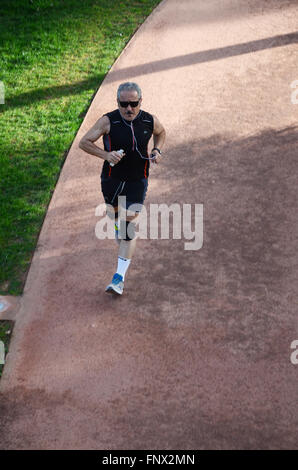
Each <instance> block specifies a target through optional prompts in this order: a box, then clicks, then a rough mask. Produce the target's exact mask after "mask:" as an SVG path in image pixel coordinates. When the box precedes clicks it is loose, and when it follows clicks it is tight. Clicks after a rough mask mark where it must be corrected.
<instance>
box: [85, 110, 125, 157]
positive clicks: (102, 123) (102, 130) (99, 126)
mask: <svg viewBox="0 0 298 470" xmlns="http://www.w3.org/2000/svg"><path fill="white" fill-rule="evenodd" d="M109 132H110V120H109V118H108V116H102V117H101V118H100V119H99V120H98V121H97V122H96V123H95V124H94V126H93V127H92V128H91V129H90V130H89V131H88V132H87V133H86V134H85V135H84V137H82V139H81V140H80V143H79V147H80V148H81V149H82V150H84V151H85V152H87V153H89V154H91V155H95V156H96V157H99V158H102V159H103V160H107V161H108V162H109V163H114V164H115V163H118V161H119V160H121V158H122V155H121V154H119V153H118V152H115V151H112V152H106V151H105V150H103V149H101V148H100V147H98V146H97V145H95V143H94V142H95V141H96V140H98V139H99V138H100V137H102V136H103V135H104V134H108V133H109Z"/></svg>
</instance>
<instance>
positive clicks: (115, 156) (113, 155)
mask: <svg viewBox="0 0 298 470" xmlns="http://www.w3.org/2000/svg"><path fill="white" fill-rule="evenodd" d="M124 156H125V153H124V152H123V153H121V152H120V153H119V152H116V151H115V150H113V151H112V152H109V153H108V154H107V157H106V160H107V161H108V162H109V163H112V164H113V165H116V163H119V162H120V160H121V158H123V157H124Z"/></svg>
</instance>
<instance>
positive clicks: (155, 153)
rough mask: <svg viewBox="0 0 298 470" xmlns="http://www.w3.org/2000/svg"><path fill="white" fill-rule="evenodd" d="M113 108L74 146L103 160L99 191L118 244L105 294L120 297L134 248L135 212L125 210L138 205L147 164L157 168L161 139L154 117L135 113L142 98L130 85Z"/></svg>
mask: <svg viewBox="0 0 298 470" xmlns="http://www.w3.org/2000/svg"><path fill="white" fill-rule="evenodd" d="M117 103H118V109H116V110H114V111H112V112H110V113H107V114H105V115H104V116H102V117H101V118H100V119H99V120H98V121H97V122H96V123H95V125H94V126H93V127H92V128H91V129H90V130H89V131H88V132H87V134H86V135H85V136H84V137H83V138H82V139H81V141H80V144H79V145H80V148H81V149H83V150H84V151H85V152H87V153H89V154H91V155H95V156H96V157H99V158H101V159H103V160H105V161H104V164H103V166H102V172H101V189H102V192H103V196H104V199H105V202H106V204H107V215H108V216H110V217H111V218H113V219H114V218H115V221H116V223H115V234H116V240H117V242H118V244H119V252H118V266H117V271H116V273H115V274H114V276H113V279H112V282H111V283H110V284H109V285H108V286H107V288H106V292H111V293H115V294H119V295H121V294H122V293H123V287H124V278H125V274H126V271H127V269H128V267H129V264H130V262H131V258H132V256H133V253H134V251H135V247H136V238H135V236H134V233H133V228H134V222H133V221H135V219H136V217H137V215H138V213H139V210H133V211H130V210H129V206H131V205H132V204H139V205H142V204H143V203H144V200H145V196H146V192H147V187H148V176H149V167H150V160H152V161H153V162H154V163H155V164H158V163H160V160H161V158H162V157H161V148H162V146H163V144H164V141H165V135H166V133H165V129H164V127H163V126H162V124H161V123H160V122H159V120H158V119H157V117H156V116H154V115H152V114H149V113H147V112H146V111H143V110H141V103H142V92H141V89H140V87H139V86H138V85H137V84H136V83H133V82H126V83H122V84H121V85H120V86H119V88H118V91H117ZM152 135H153V149H152V150H151V154H150V156H149V155H148V143H149V140H150V138H151V136H152ZM100 137H103V144H104V150H103V149H101V148H99V147H98V146H97V145H95V143H94V142H95V141H96V140H98V139H99V138H100ZM120 150H122V152H121V151H120ZM119 151H120V152H119ZM119 196H125V197H126V207H125V209H126V210H127V212H126V220H121V219H120V218H119V219H118V216H119V211H120V207H119V205H118V197H119ZM120 222H121V224H120ZM120 225H121V226H120ZM119 229H120V232H121V239H120V237H119V236H118V233H119Z"/></svg>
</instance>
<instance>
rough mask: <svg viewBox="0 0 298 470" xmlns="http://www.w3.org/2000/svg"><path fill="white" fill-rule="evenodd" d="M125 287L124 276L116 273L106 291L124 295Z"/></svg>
mask: <svg viewBox="0 0 298 470" xmlns="http://www.w3.org/2000/svg"><path fill="white" fill-rule="evenodd" d="M123 288H124V282H123V277H122V276H121V275H120V274H118V273H116V274H114V276H113V279H112V282H111V284H109V285H108V286H107V287H106V292H110V293H111V294H118V295H122V293H123Z"/></svg>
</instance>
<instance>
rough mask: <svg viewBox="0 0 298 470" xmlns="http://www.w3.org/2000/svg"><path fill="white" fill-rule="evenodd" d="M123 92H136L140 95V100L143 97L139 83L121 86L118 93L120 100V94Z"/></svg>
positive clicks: (122, 84)
mask: <svg viewBox="0 0 298 470" xmlns="http://www.w3.org/2000/svg"><path fill="white" fill-rule="evenodd" d="M122 91H136V92H137V93H138V98H139V99H140V98H141V97H142V91H141V88H140V87H139V85H138V84H137V83H134V82H125V83H121V85H119V87H118V91H117V98H118V100H120V93H121V92H122Z"/></svg>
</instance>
